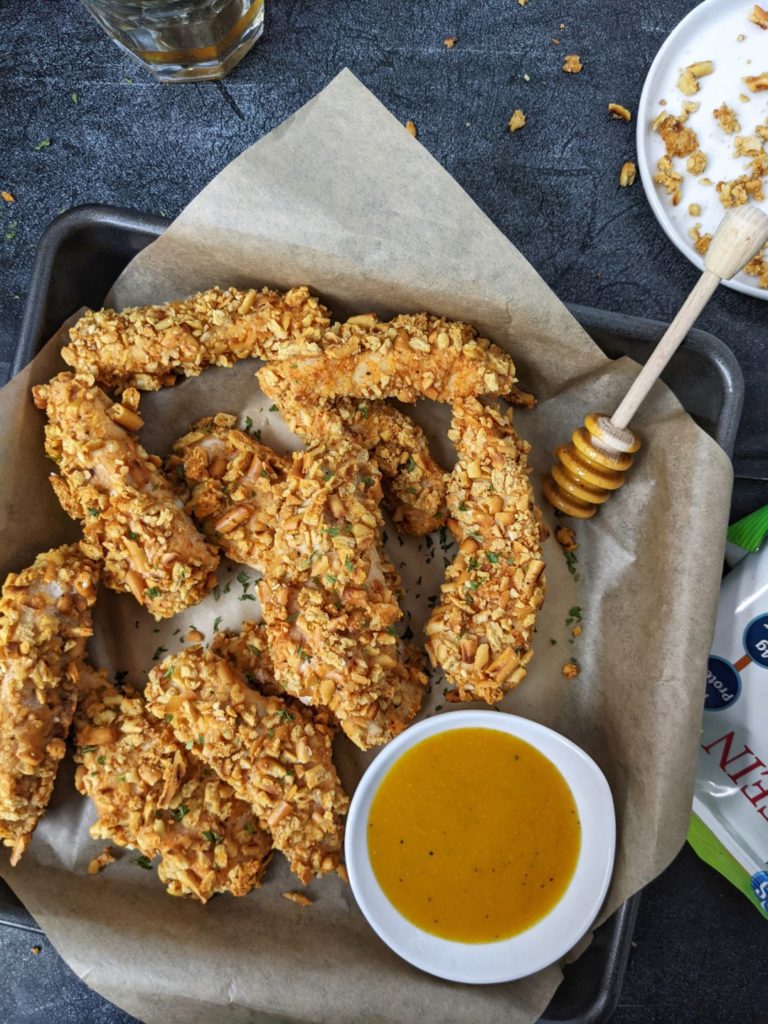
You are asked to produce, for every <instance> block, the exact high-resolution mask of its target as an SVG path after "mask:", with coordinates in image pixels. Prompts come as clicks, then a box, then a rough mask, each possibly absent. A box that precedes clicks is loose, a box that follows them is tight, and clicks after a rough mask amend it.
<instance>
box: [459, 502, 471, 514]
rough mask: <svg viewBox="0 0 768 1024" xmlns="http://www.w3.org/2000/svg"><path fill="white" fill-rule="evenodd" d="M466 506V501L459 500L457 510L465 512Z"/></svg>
mask: <svg viewBox="0 0 768 1024" xmlns="http://www.w3.org/2000/svg"><path fill="white" fill-rule="evenodd" d="M468 507H469V506H468V505H467V503H466V501H460V502H459V512H466V511H467V509H468Z"/></svg>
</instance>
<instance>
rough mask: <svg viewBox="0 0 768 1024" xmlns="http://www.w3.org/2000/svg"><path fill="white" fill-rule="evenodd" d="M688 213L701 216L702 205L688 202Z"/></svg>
mask: <svg viewBox="0 0 768 1024" xmlns="http://www.w3.org/2000/svg"><path fill="white" fill-rule="evenodd" d="M688 213H690V215H691V216H692V217H700V216H701V207H700V206H699V204H698V203H689V204H688Z"/></svg>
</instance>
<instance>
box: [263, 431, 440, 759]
mask: <svg viewBox="0 0 768 1024" xmlns="http://www.w3.org/2000/svg"><path fill="white" fill-rule="evenodd" d="M380 498H381V487H380V478H379V472H378V470H377V468H376V466H375V465H374V464H373V463H372V462H371V460H370V458H369V455H368V452H367V451H366V450H365V449H364V448H361V447H360V446H359V445H358V444H356V443H355V442H354V441H353V440H352V439H351V438H349V437H339V438H336V439H333V440H331V441H329V442H328V443H327V444H320V445H317V446H316V447H314V448H311V449H309V450H307V451H305V452H297V453H295V454H294V456H293V466H292V468H291V470H290V473H289V475H288V480H287V484H286V487H285V491H284V494H283V502H282V505H281V508H280V515H279V518H278V521H277V526H276V530H275V539H274V547H273V548H272V550H271V551H270V552H269V556H268V558H267V561H266V565H265V569H264V573H265V575H264V580H263V581H262V582H261V583H260V584H259V597H260V599H261V604H262V609H263V612H264V621H265V623H266V625H267V630H268V635H269V647H270V653H271V655H272V659H273V662H274V665H275V673H276V675H277V677H278V678H279V680H280V682H281V683H282V685H283V686H284V687H285V688H286V690H287V691H288V692H289V693H290V694H292V695H293V696H295V697H298V698H300V699H301V700H302V701H304V702H306V703H310V704H314V705H321V706H323V707H327V708H329V709H330V710H331V711H332V712H333V713H334V714H335V715H336V717H337V719H338V721H339V724H340V726H341V728H342V729H343V730H344V732H345V733H346V735H347V736H348V737H349V738H350V739H351V740H352V742H353V743H355V744H357V746H359V747H361V748H362V749H364V750H365V749H368V748H369V747H373V746H378V745H379V744H382V743H386V742H387V740H390V739H392V737H393V736H396V735H397V734H398V733H399V732H401V731H402V730H403V729H404V728H405V726H406V725H407V724H408V722H409V721H410V720H411V719H412V718H413V717H414V715H415V714H416V712H417V711H418V710H419V707H420V705H421V701H422V698H423V695H424V687H425V686H426V682H427V678H426V675H425V674H424V672H423V671H422V670H421V659H420V656H419V655H418V654H417V653H416V652H415V651H414V650H413V649H409V648H405V647H404V646H403V645H402V642H401V641H400V640H399V639H398V637H397V634H396V631H395V624H396V623H397V622H398V621H399V620H400V619H401V618H402V614H403V613H402V610H401V609H400V607H399V605H398V603H397V596H396V591H397V590H398V589H399V587H400V582H399V579H398V577H397V573H396V572H395V569H394V567H393V566H392V564H391V563H390V562H389V560H388V559H387V558H386V556H385V554H384V551H383V547H382V541H381V532H382V525H383V523H382V517H381V511H380V509H379V500H380Z"/></svg>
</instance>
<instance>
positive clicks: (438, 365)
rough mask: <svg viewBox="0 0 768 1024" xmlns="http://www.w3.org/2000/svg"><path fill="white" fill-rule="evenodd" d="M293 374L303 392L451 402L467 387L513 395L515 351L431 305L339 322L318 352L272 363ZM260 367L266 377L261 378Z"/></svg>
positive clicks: (313, 397) (310, 396)
mask: <svg viewBox="0 0 768 1024" xmlns="http://www.w3.org/2000/svg"><path fill="white" fill-rule="evenodd" d="M269 369H270V370H272V371H273V372H279V373H280V374H281V375H283V376H284V377H286V378H287V379H288V380H289V381H290V385H291V387H292V389H293V390H294V392H295V393H296V397H297V400H299V401H305V402H307V403H316V402H318V401H331V400H333V399H336V398H343V397H352V398H398V399H399V400H400V401H402V402H415V401H416V399H417V398H421V397H423V398H433V399H436V400H438V401H444V402H452V401H454V400H455V399H459V398H466V397H467V396H468V395H478V394H487V395H507V394H510V392H513V391H514V386H515V384H516V382H517V378H516V376H515V365H514V362H513V360H512V358H511V356H510V355H508V353H506V352H505V351H504V350H503V349H501V348H499V347H498V346H497V345H494V344H492V343H491V342H490V341H488V340H487V339H486V338H481V337H478V335H477V332H476V331H475V329H474V327H471V326H470V325H469V324H463V323H458V322H453V321H450V320H443V319H441V318H440V317H435V316H430V315H428V314H427V313H418V314H415V315H411V314H402V315H401V316H396V317H395V318H394V319H393V320H390V321H389V322H388V323H379V322H378V321H377V319H376V317H375V316H373V315H372V314H370V315H365V316H357V317H353V318H352V319H351V320H348V321H347V322H346V323H343V324H337V325H336V326H334V328H333V330H332V331H329V332H328V333H327V334H326V335H325V337H324V339H323V349H322V352H321V353H320V354H318V355H309V354H307V355H304V354H302V353H300V352H297V353H296V355H295V356H293V357H292V358H290V359H283V360H282V361H281V362H280V363H273V364H272V365H271V366H270V367H269ZM264 372H265V371H264V370H262V371H261V374H260V375H259V379H260V380H261V379H262V374H264Z"/></svg>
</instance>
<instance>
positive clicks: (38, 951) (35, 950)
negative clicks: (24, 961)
mask: <svg viewBox="0 0 768 1024" xmlns="http://www.w3.org/2000/svg"><path fill="white" fill-rule="evenodd" d="M32 952H33V953H34V954H35V956H40V954H41V953H42V952H43V947H42V946H32Z"/></svg>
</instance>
